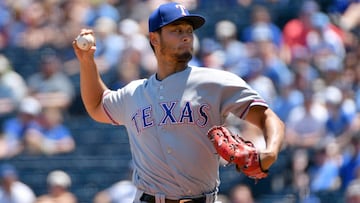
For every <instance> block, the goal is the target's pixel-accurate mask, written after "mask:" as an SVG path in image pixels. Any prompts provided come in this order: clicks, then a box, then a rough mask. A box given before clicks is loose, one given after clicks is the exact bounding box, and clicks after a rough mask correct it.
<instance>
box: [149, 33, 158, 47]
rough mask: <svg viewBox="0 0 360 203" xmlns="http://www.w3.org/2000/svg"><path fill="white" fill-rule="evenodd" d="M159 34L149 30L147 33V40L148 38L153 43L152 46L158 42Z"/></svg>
mask: <svg viewBox="0 0 360 203" xmlns="http://www.w3.org/2000/svg"><path fill="white" fill-rule="evenodd" d="M158 36H159V35H158V34H157V33H156V32H150V33H149V40H150V43H151V44H152V45H153V46H156V45H158V44H159V37H158Z"/></svg>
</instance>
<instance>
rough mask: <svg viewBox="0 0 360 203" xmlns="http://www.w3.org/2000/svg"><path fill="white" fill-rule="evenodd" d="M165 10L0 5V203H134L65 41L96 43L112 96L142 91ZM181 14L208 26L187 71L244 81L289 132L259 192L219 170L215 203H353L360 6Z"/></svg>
mask: <svg viewBox="0 0 360 203" xmlns="http://www.w3.org/2000/svg"><path fill="white" fill-rule="evenodd" d="M163 2H165V1H164V0H126V1H124V0H88V1H87V0H2V1H0V122H1V123H0V124H1V133H0V164H1V166H0V179H1V188H0V202H1V203H8V202H11V203H20V202H21V203H26V202H29V203H33V202H37V203H39V202H42V203H51V202H57V203H62V202H64V203H65V202H66V203H71V202H79V203H90V202H95V203H110V202H117V203H120V202H131V201H129V200H126V199H127V197H125V196H126V195H127V196H130V197H131V195H132V194H133V191H134V190H133V189H134V188H133V187H132V185H131V183H129V182H127V181H128V180H129V179H130V176H131V175H130V173H131V155H130V150H129V145H128V138H127V135H126V131H125V129H124V128H123V127H122V126H120V127H119V126H111V125H105V124H100V123H96V122H95V121H93V120H91V119H90V118H89V117H88V115H87V114H86V112H85V110H84V107H83V104H82V102H81V98H80V90H79V64H78V62H77V60H76V58H75V55H74V52H73V49H72V41H73V39H75V37H76V36H77V35H78V33H79V32H80V30H81V28H91V29H93V30H94V31H95V35H96V46H97V50H96V53H95V55H96V56H95V57H96V61H97V64H98V67H99V70H100V73H101V76H102V78H103V79H104V81H105V83H106V84H107V85H108V87H109V88H111V89H117V88H121V87H122V86H123V85H125V84H127V83H128V82H129V81H131V80H134V79H138V78H144V77H148V76H149V75H151V74H153V73H154V71H155V69H156V66H157V64H156V60H155V58H154V55H153V53H152V50H151V48H150V46H149V43H148V40H147V32H148V31H147V18H148V16H149V14H150V13H151V11H152V10H153V9H155V8H156V7H157V6H158V5H159V4H161V3H163ZM177 2H180V3H182V4H184V5H185V6H186V7H187V8H188V10H190V12H192V13H198V14H201V15H203V16H204V17H205V18H206V19H207V22H206V24H205V25H204V26H203V27H202V28H201V29H199V30H196V32H195V56H194V57H193V59H192V61H191V62H190V64H191V65H197V66H206V67H208V68H217V69H223V70H227V71H231V72H233V73H235V74H237V75H239V76H241V77H242V78H244V79H245V80H246V81H247V82H248V83H249V84H250V85H251V86H252V87H253V88H254V89H256V90H257V91H258V92H259V93H260V94H261V95H262V97H264V98H265V99H266V100H267V101H268V103H269V105H270V107H271V108H272V109H273V110H274V111H275V112H276V113H277V114H278V115H279V116H280V117H281V119H282V120H283V121H284V122H285V123H286V126H287V129H286V130H287V132H286V141H285V144H284V147H283V149H282V151H281V153H280V155H279V158H278V161H277V162H276V163H275V165H273V167H272V168H271V170H270V175H269V177H268V178H266V179H264V180H261V181H259V182H258V183H257V184H255V182H254V180H251V179H248V178H247V177H244V176H243V175H242V174H240V173H238V172H236V171H235V170H234V169H235V168H234V167H233V166H231V165H230V166H226V167H225V166H224V167H221V168H220V177H221V186H220V191H219V192H220V197H219V199H221V200H222V202H223V203H230V202H231V203H242V202H246V203H251V202H289V203H290V202H291V203H292V202H307V203H308V202H311V203H312V202H316V203H317V202H351V203H352V202H360V182H359V181H360V170H359V169H360V168H359V166H360V114H359V112H360V89H359V85H360V46H359V39H360V12H359V11H360V1H356V0H353V1H351V0H313V1H309V0H307V1H305V0H291V1H290V0H184V1H177ZM228 122H229V123H230V124H231V125H232V126H233V128H234V129H235V130H238V132H239V133H240V134H242V135H243V136H248V137H252V136H254V135H258V136H261V132H259V131H258V130H257V129H256V128H254V127H253V126H250V125H248V124H245V123H242V122H240V121H237V120H236V119H231V118H230V119H229V121H228ZM194 164H195V163H194ZM10 191H11V192H10ZM125 191H126V192H125ZM10 194H11V195H10ZM17 194H20V195H17ZM21 194H22V195H21ZM123 194H124V195H125V196H121V195H123ZM111 198H113V199H111ZM116 198H117V200H116Z"/></svg>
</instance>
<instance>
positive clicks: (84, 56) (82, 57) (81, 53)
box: [72, 29, 96, 63]
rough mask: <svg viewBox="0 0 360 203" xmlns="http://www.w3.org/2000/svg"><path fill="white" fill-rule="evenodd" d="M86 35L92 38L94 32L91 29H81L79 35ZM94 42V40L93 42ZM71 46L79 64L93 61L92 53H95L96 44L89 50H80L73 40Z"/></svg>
mask: <svg viewBox="0 0 360 203" xmlns="http://www.w3.org/2000/svg"><path fill="white" fill-rule="evenodd" d="M86 34H91V35H93V36H94V31H93V30H91V29H82V30H81V32H80V34H79V35H86ZM94 39H95V36H94ZM95 41H96V40H95ZM72 46H73V49H74V51H75V55H76V57H77V58H78V60H79V61H80V63H81V62H86V61H87V60H93V58H94V53H95V51H96V44H94V46H92V47H91V48H90V49H89V50H86V51H85V50H81V49H80V48H79V47H78V46H77V45H76V39H74V40H73V42H72Z"/></svg>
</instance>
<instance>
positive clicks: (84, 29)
mask: <svg viewBox="0 0 360 203" xmlns="http://www.w3.org/2000/svg"><path fill="white" fill-rule="evenodd" d="M87 34H91V35H93V34H94V31H93V30H92V29H86V28H83V29H81V31H80V35H87Z"/></svg>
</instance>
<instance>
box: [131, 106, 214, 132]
mask: <svg viewBox="0 0 360 203" xmlns="http://www.w3.org/2000/svg"><path fill="white" fill-rule="evenodd" d="M159 105H160V109H161V111H162V113H163V117H162V118H161V119H160V120H159V121H156V119H155V118H154V114H153V107H152V106H151V105H149V106H146V107H143V108H141V109H138V111H137V112H135V113H134V114H133V116H132V118H131V120H132V122H133V124H134V126H135V128H136V130H137V132H138V133H139V132H141V131H142V130H143V129H145V128H149V127H152V126H155V125H158V126H161V125H167V124H168V125H175V124H185V123H190V124H195V125H197V126H199V127H203V126H205V125H206V124H207V122H208V120H209V115H208V110H209V109H210V106H209V105H208V104H206V103H204V104H200V105H198V104H197V105H196V106H193V105H191V102H185V103H184V104H183V105H182V106H179V107H178V106H177V105H179V102H175V101H172V102H167V103H160V104H159ZM175 109H176V110H175ZM157 114H158V113H157Z"/></svg>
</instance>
